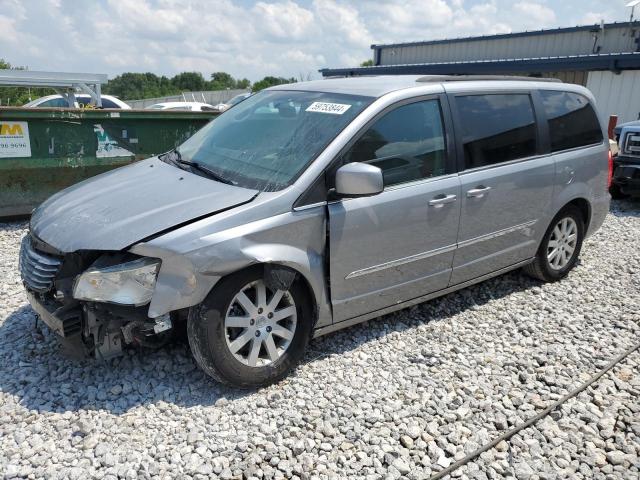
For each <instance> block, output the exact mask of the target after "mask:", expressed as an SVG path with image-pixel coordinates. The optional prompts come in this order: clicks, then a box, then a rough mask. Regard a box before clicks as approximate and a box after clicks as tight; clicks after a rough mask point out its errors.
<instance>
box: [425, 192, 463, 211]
mask: <svg viewBox="0 0 640 480" xmlns="http://www.w3.org/2000/svg"><path fill="white" fill-rule="evenodd" d="M456 198H457V197H456V196H455V195H444V194H443V195H438V196H437V197H433V198H432V199H431V200H429V205H431V206H432V207H436V208H437V207H442V206H443V205H444V204H446V203H452V202H455V201H456Z"/></svg>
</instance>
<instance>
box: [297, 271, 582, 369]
mask: <svg viewBox="0 0 640 480" xmlns="http://www.w3.org/2000/svg"><path fill="white" fill-rule="evenodd" d="M577 266H578V267H579V266H580V260H578V263H577ZM541 284H542V283H541V282H540V281H539V280H535V279H533V278H531V277H529V276H527V275H525V274H524V273H522V272H521V271H520V270H516V271H514V272H510V273H507V274H504V275H500V276H498V277H495V278H493V279H490V280H486V281H484V282H481V283H478V284H476V285H472V286H470V287H466V288H463V289H461V290H458V291H455V292H452V293H449V294H447V295H444V296H442V297H438V298H435V299H432V300H429V301H427V302H424V303H420V304H418V305H415V306H413V307H409V308H405V309H403V310H399V311H398V312H394V313H391V314H388V315H384V316H381V317H378V318H375V319H373V320H369V321H366V322H363V323H360V324H357V325H354V326H352V327H349V328H345V329H344V330H340V331H338V332H336V333H333V334H329V335H326V336H324V337H320V338H318V339H315V340H313V341H312V342H311V348H310V352H309V355H308V357H310V358H307V360H306V361H307V362H312V361H314V360H316V359H318V358H322V357H326V356H328V355H333V354H337V355H340V354H342V353H344V352H346V351H349V350H354V349H357V348H358V347H360V346H361V345H363V344H365V343H367V342H369V341H372V340H375V339H380V338H382V337H384V336H385V335H388V334H390V333H394V332H404V331H407V330H410V329H413V328H415V327H418V326H420V325H426V324H428V323H434V322H441V321H446V320H449V319H451V318H452V317H454V316H456V315H458V314H461V313H463V312H465V311H467V310H470V309H476V308H480V307H481V306H482V305H484V304H486V303H488V302H492V301H496V300H499V299H501V298H503V297H507V296H509V295H511V294H513V293H515V292H522V291H526V290H529V289H532V288H536V287H539V286H540V285H541Z"/></svg>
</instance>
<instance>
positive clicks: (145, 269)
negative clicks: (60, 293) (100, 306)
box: [73, 258, 160, 307]
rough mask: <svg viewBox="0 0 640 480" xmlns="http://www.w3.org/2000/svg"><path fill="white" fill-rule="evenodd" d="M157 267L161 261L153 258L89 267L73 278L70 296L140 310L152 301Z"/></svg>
mask: <svg viewBox="0 0 640 480" xmlns="http://www.w3.org/2000/svg"><path fill="white" fill-rule="evenodd" d="M159 268H160V261H159V260H157V259H154V258H141V259H138V260H133V261H131V262H126V263H121V264H119V265H113V266H110V267H103V268H95V267H92V268H90V269H89V270H87V271H86V272H84V273H83V274H81V275H80V276H79V277H78V278H77V279H76V282H75V285H74V287H73V296H74V298H76V299H78V300H90V301H93V302H111V303H119V304H122V305H134V306H136V307H139V306H140V305H145V304H146V303H149V301H151V296H152V295H153V289H154V288H155V285H156V277H157V275H158V269H159Z"/></svg>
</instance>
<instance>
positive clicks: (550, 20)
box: [0, 0, 640, 81]
mask: <svg viewBox="0 0 640 480" xmlns="http://www.w3.org/2000/svg"><path fill="white" fill-rule="evenodd" d="M626 3H628V0H385V1H382V0H361V1H356V0H276V1H265V0H262V1H252V0H239V1H238V0H237V1H230V0H0V58H3V59H4V60H5V61H8V62H9V63H11V64H12V65H19V66H27V67H28V68H29V69H30V70H47V71H66V72H88V73H106V74H108V75H109V77H110V78H112V77H113V76H115V75H117V74H119V73H122V72H129V71H131V72H147V71H149V72H154V73H156V74H164V75H169V76H171V75H174V74H176V73H179V72H181V71H199V72H202V73H203V74H204V75H205V77H207V78H208V77H209V75H210V74H211V73H212V72H216V71H226V72H228V73H230V74H231V75H233V76H234V77H237V78H249V80H251V81H255V80H258V79H260V78H262V77H264V76H266V75H275V76H284V77H291V76H293V77H296V78H298V79H308V78H319V76H320V75H319V74H318V69H320V68H323V67H333V68H335V67H348V66H356V65H359V64H360V63H361V62H362V61H364V60H368V59H370V58H371V57H372V50H371V48H370V47H371V45H372V44H380V43H396V42H406V41H418V40H434V39H441V38H452V37H465V36H470V35H483V34H492V33H507V32H517V31H523V30H537V29H541V28H554V27H567V26H574V25H583V24H593V23H599V22H600V20H601V19H604V20H605V21H607V22H610V21H624V20H628V19H629V13H630V9H629V8H626V7H625V4H626ZM637 10H639V11H638V12H637V17H640V9H637Z"/></svg>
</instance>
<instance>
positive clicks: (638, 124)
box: [613, 120, 640, 142]
mask: <svg viewBox="0 0 640 480" xmlns="http://www.w3.org/2000/svg"><path fill="white" fill-rule="evenodd" d="M624 127H640V120H633V121H631V122H627V123H621V124H619V125H616V127H615V128H614V129H613V134H614V136H615V139H616V142H617V141H619V140H620V134H621V133H622V129H623V128H624Z"/></svg>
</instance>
